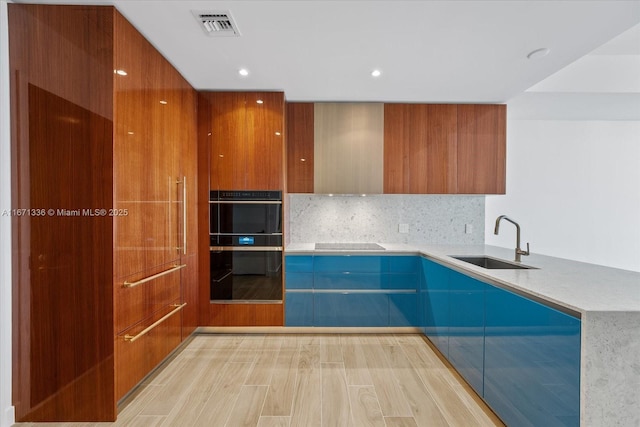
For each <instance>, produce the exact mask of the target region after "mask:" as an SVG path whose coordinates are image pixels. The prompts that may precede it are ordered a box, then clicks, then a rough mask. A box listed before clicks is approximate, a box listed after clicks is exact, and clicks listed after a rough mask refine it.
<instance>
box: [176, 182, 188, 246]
mask: <svg viewBox="0 0 640 427" xmlns="http://www.w3.org/2000/svg"><path fill="white" fill-rule="evenodd" d="M176 184H177V185H180V184H182V247H179V246H178V247H177V248H176V249H178V252H180V251H182V253H183V255H186V254H187V177H186V176H183V177H182V181H181V180H177V181H176Z"/></svg>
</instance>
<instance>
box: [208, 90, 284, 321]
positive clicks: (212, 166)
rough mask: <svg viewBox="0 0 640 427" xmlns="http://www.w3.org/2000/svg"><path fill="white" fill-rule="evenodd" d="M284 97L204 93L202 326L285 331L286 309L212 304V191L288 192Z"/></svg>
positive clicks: (277, 305)
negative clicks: (273, 327) (276, 327)
mask: <svg viewBox="0 0 640 427" xmlns="http://www.w3.org/2000/svg"><path fill="white" fill-rule="evenodd" d="M284 105H285V104H284V94H283V93H282V92H199V93H198V174H199V184H200V185H199V192H198V197H199V200H202V201H203V202H204V203H201V204H200V205H199V207H198V219H199V226H200V230H203V232H202V233H200V235H199V240H198V242H199V243H198V244H199V249H200V253H199V255H198V256H199V274H198V278H199V281H200V287H199V301H200V317H199V319H200V325H202V326H282V325H283V324H284V310H283V304H282V303H281V302H278V303H271V302H268V303H250V302H246V303H241V304H237V303H229V304H225V303H211V302H210V287H209V286H210V284H209V281H210V271H209V269H210V260H209V254H210V249H209V248H210V242H209V234H208V230H209V205H208V203H207V202H208V200H209V190H276V191H282V192H284V185H285V168H284V165H285V151H284V147H285V144H284V138H285V134H284V116H285V114H284Z"/></svg>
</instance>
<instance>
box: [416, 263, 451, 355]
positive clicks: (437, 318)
mask: <svg viewBox="0 0 640 427" xmlns="http://www.w3.org/2000/svg"><path fill="white" fill-rule="evenodd" d="M450 272H451V270H450V269H448V268H446V267H443V266H442V265H440V264H437V263H435V262H433V261H430V260H428V259H425V258H422V277H421V279H420V290H419V294H420V326H421V327H422V328H423V331H424V334H425V335H426V336H427V337H428V338H429V340H430V341H431V342H432V343H433V344H434V345H435V346H436V347H438V350H440V352H441V353H442V354H443V355H444V356H445V357H447V358H448V357H449V273H450Z"/></svg>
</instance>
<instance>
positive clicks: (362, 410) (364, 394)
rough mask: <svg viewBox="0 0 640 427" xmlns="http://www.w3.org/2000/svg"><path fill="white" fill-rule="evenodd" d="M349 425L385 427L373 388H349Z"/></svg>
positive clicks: (359, 386) (360, 386) (358, 386)
mask: <svg viewBox="0 0 640 427" xmlns="http://www.w3.org/2000/svg"><path fill="white" fill-rule="evenodd" d="M349 402H350V404H351V425H353V426H355V427H385V423H384V417H383V416H382V410H381V409H380V403H379V402H378V396H376V391H375V388H374V387H373V386H362V385H354V386H349Z"/></svg>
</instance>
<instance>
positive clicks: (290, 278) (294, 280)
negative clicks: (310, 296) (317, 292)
mask: <svg viewBox="0 0 640 427" xmlns="http://www.w3.org/2000/svg"><path fill="white" fill-rule="evenodd" d="M285 277H286V279H285V281H284V286H285V289H313V273H296V272H291V271H287V272H286V273H285Z"/></svg>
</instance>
